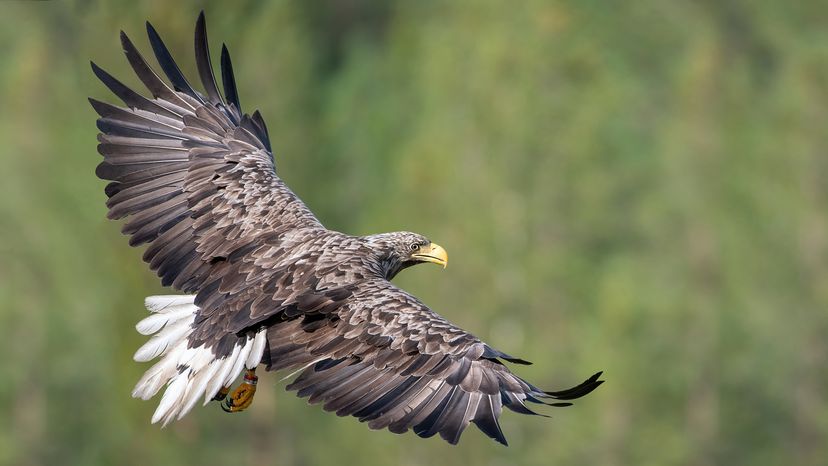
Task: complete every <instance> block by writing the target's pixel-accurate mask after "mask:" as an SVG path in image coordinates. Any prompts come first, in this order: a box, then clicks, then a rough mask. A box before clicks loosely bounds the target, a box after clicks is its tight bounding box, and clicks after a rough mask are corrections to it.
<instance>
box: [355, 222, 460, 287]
mask: <svg viewBox="0 0 828 466" xmlns="http://www.w3.org/2000/svg"><path fill="white" fill-rule="evenodd" d="M366 239H367V242H368V245H369V246H370V247H371V249H373V250H374V251H376V253H377V258H378V259H379V261H380V263H381V266H382V269H383V271H384V272H385V275H386V277H388V278H389V279H391V278H392V277H394V275H396V274H397V273H399V272H400V271H401V270H403V269H405V268H407V267H411V266H412V265H416V264H422V263H426V262H431V263H434V264H437V265H442V266H443V268H445V267H446V265H447V264H448V253H446V250H445V249H443V247H442V246H440V245H438V244H435V243H432V242H431V240H429V239H428V238H426V237H425V236H423V235H420V234H418V233H411V232H409V231H398V232H394V233H382V234H379V235H371V236H367V237H366Z"/></svg>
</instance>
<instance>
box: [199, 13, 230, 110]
mask: <svg viewBox="0 0 828 466" xmlns="http://www.w3.org/2000/svg"><path fill="white" fill-rule="evenodd" d="M195 57H196V66H197V67H198V74H199V77H200V78H201V84H202V85H203V86H204V90H205V91H207V96H208V97H209V98H210V101H211V102H212V103H215V104H221V103H223V101H222V99H221V94H219V91H218V86H217V84H216V78H215V76H214V75H213V65H212V62H211V61H210V46H209V42H208V41H207V21H206V20H205V19H204V10H201V13H199V15H198V20H196V28H195Z"/></svg>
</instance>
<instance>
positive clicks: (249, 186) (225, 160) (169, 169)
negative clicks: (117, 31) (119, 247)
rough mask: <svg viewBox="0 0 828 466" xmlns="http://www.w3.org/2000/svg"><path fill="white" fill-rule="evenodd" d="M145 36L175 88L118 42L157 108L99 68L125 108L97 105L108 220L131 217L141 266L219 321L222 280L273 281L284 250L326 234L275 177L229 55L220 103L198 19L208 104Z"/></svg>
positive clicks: (224, 57) (265, 140) (153, 38)
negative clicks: (141, 248)
mask: <svg viewBox="0 0 828 466" xmlns="http://www.w3.org/2000/svg"><path fill="white" fill-rule="evenodd" d="M147 33H148V36H149V40H150V43H151V45H152V49H153V51H154V53H155V57H156V59H157V60H158V62H159V64H160V65H161V69H162V70H163V71H164V74H165V75H166V76H167V78H168V79H169V81H170V82H171V83H172V86H169V85H167V84H166V83H165V82H164V81H163V80H162V79H161V78H160V77H159V76H158V75H157V74H156V73H155V72H154V71H153V70H152V68H150V66H149V65H148V64H147V62H146V61H145V60H144V58H143V57H142V56H141V54H140V53H139V52H138V50H137V49H136V48H135V46H134V45H133V44H132V42H131V41H130V40H129V38H128V37H127V36H126V34H124V33H123V32H122V33H121V42H122V44H123V48H124V52H125V54H126V57H127V59H128V60H129V63H130V65H132V68H133V70H134V71H135V73H136V74H137V75H138V78H140V80H141V81H142V82H143V83H144V85H145V86H146V87H147V89H148V90H149V91H150V93H151V94H152V97H151V98H148V97H144V96H142V95H140V94H138V93H137V92H135V91H133V90H131V89H129V88H128V87H127V86H125V85H124V84H122V83H121V82H120V81H118V80H117V79H115V78H114V77H112V76H111V75H110V74H109V73H107V72H106V71H104V70H103V69H101V68H99V67H98V66H97V65H95V64H94V63H92V69H93V70H94V72H95V74H96V75H97V76H98V78H100V80H101V81H102V82H103V83H104V84H105V85H106V86H107V87H108V88H109V89H110V90H111V91H112V92H114V93H115V95H117V96H118V97H119V98H120V99H121V100H122V101H123V102H124V104H126V107H118V106H114V105H111V104H108V103H104V102H100V101H97V100H94V99H90V102H91V103H92V106H93V107H94V108H95V110H96V111H97V112H98V114H99V115H100V118H99V119H98V122H97V124H98V128H99V129H100V131H101V133H100V134H99V135H98V139H99V141H100V144H99V145H98V151H99V152H100V153H101V155H103V157H104V161H103V162H102V163H101V164H100V165H99V166H98V168H97V175H98V176H99V177H100V178H103V179H105V180H110V181H111V183H109V184H108V185H107V186H106V194H107V196H108V197H109V200H108V202H107V206H108V207H109V213H108V216H109V217H110V218H113V219H120V218H124V217H126V218H128V221H127V222H126V224H125V225H124V227H123V232H124V233H125V234H128V235H129V236H130V244H131V245H133V246H135V245H140V244H144V243H149V247H148V249H147V250H146V252H145V254H144V260H145V261H146V262H148V263H149V265H150V268H151V269H152V270H154V271H156V272H157V273H158V275H159V276H160V277H161V282H162V284H163V285H165V286H167V285H171V286H172V287H174V288H176V289H178V290H181V291H184V292H189V293H198V296H197V298H196V304H197V305H198V306H199V307H200V308H201V311H200V312H201V313H202V314H203V316H204V318H206V317H207V316H211V317H215V315H216V312H215V311H216V309H218V308H220V307H221V305H222V303H223V302H224V300H225V299H226V298H227V297H228V293H227V290H226V287H224V288H225V289H220V288H222V287H221V286H220V284H221V283H222V279H224V278H225V277H228V276H231V277H237V276H240V275H244V276H248V275H249V276H250V277H251V278H250V280H248V282H249V284H251V286H252V285H254V284H255V279H254V278H253V277H261V278H260V279H264V278H267V279H272V278H273V277H272V276H270V275H268V274H264V273H260V272H261V270H260V268H261V266H260V265H257V264H261V262H266V265H267V266H273V265H274V264H278V263H279V261H280V259H284V261H283V262H284V263H291V262H295V261H296V258H292V257H289V256H290V254H296V253H297V252H296V251H294V250H293V249H295V248H291V247H287V246H286V245H287V244H291V245H295V244H297V243H301V242H303V241H306V240H308V239H312V238H315V237H318V236H320V235H324V234H325V233H326V232H327V230H325V229H324V227H323V226H322V224H321V223H320V222H319V221H318V220H317V219H316V218H315V217H314V215H313V214H312V213H311V212H310V210H309V209H308V208H307V207H306V206H305V205H304V204H303V203H302V201H301V200H299V198H298V197H297V196H296V195H295V194H294V193H293V192H292V191H291V190H290V189H289V188H288V187H287V186H286V185H285V184H284V183H283V182H282V180H280V179H279V177H278V176H276V171H275V167H274V162H273V156H272V154H271V149H270V141H269V137H268V133H267V128H266V127H265V124H264V121H263V120H262V118H261V115H260V114H259V112H258V111H256V112H254V113H253V115H252V116H251V115H247V114H244V113H243V112H242V110H241V106H240V104H239V98H238V92H237V91H236V85H235V81H234V78H233V69H232V65H231V63H230V56H229V54H228V52H227V48H226V47H224V46H223V47H222V51H221V75H222V82H223V88H224V96H225V98H222V96H221V94H220V92H219V90H218V85H217V83H216V80H215V77H214V76H213V69H212V65H211V63H210V54H209V50H208V45H207V35H206V30H205V21H204V15H203V13H202V14H201V15H200V16H199V18H198V21H197V23H196V33H195V53H196V63H197V66H198V71H199V75H200V77H201V82H202V84H203V86H204V89H205V91H206V95H204V94H202V93H200V92H198V91H196V90H195V89H194V88H193V87H192V86H191V85H190V83H189V82H188V81H187V79H186V78H185V77H184V75H183V74H182V73H181V71H180V70H179V68H178V66H177V65H176V64H175V62H174V61H173V59H172V57H171V55H170V53H169V51H168V50H167V48H166V46H165V45H164V43H163V42H162V41H161V38H160V37H159V36H158V33H157V32H156V31H155V29H154V28H153V27H152V25H150V24H149V23H147ZM301 252H302V251H299V253H301ZM254 254H255V257H254ZM286 256H287V257H286ZM257 259H259V262H256V260H257ZM225 283H226V282H225ZM259 285H261V284H259ZM219 314H221V313H219ZM225 317H228V316H225ZM198 320H199V321H201V320H203V319H201V318H200V319H198Z"/></svg>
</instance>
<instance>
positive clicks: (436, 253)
mask: <svg viewBox="0 0 828 466" xmlns="http://www.w3.org/2000/svg"><path fill="white" fill-rule="evenodd" d="M411 257H412V258H414V259H417V260H418V261H422V262H433V263H435V264H437V265H442V266H443V268H446V266H447V265H448V253H447V252H446V250H445V249H443V247H442V246H440V245H439V244H434V243H431V244H428V245H426V246H423V247H421V248H420V249H419V250H418V251H417V252H415V253H414V254H412V255H411Z"/></svg>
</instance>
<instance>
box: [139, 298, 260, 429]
mask: <svg viewBox="0 0 828 466" xmlns="http://www.w3.org/2000/svg"><path fill="white" fill-rule="evenodd" d="M194 300H195V296H194V295H170V296H150V297H148V298H147V299H146V301H145V302H144V304H145V305H146V307H147V309H148V310H149V311H150V312H151V313H152V315H150V316H149V317H147V318H145V319H144V320H142V321H140V322H138V324H137V325H136V326H135V328H136V329H137V330H138V332H139V333H141V334H142V335H153V334H154V336H153V337H152V338H150V340H149V341H148V342H146V343H145V344H144V345H143V346H141V347H140V348H138V351H136V352H135V356H134V359H135V360H136V361H139V362H145V361H151V360H152V359H155V358H156V357H159V356H160V357H161V360H160V361H158V362H157V363H156V364H155V365H154V366H152V367H151V368H150V369H149V370H148V371H146V372H145V373H144V376H143V377H141V380H139V381H138V383H137V384H136V385H135V388H134V389H133V390H132V396H133V397H134V398H141V399H143V400H148V399H150V398H152V397H153V396H155V394H156V393H158V391H159V390H160V389H161V387H162V386H163V385H165V384H166V385H167V389H166V390H165V391H164V395H163V396H162V397H161V402H160V403H159V404H158V409H156V410H155V414H153V416H152V422H153V423H156V422H159V421H161V422H162V423H163V425H167V424H169V423H170V422H171V421H173V420H175V419H181V418H182V417H184V415H185V414H187V413H188V412H189V411H190V410H191V409H192V408H193V406H195V403H196V402H197V401H198V399H199V398H201V397H202V396H203V397H204V404H207V403H209V402H210V400H211V399H213V397H214V396H216V393H218V391H219V389H221V388H222V387H226V386H229V385H230V384H231V383H233V380H235V379H236V377H238V376H239V374H240V373H241V371H242V369H243V368H245V367H246V368H248V369H253V368H255V367H256V366H258V365H259V362H260V361H261V359H262V353H263V352H264V347H265V341H266V340H265V330H261V331H259V332H258V333H257V334H255V335H253V336H248V337H246V338H239V342H238V343H237V344H236V346H235V347H233V352H232V353H231V354H230V355H227V356H224V357H221V358H217V357H216V355H215V354H214V353H213V350H212V348H208V347H205V346H204V345H200V346H197V347H195V348H188V343H189V336H190V333H191V332H192V325H193V321H194V319H195V315H196V312H198V307H197V306H196V305H195V304H194V303H193V301H194Z"/></svg>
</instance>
